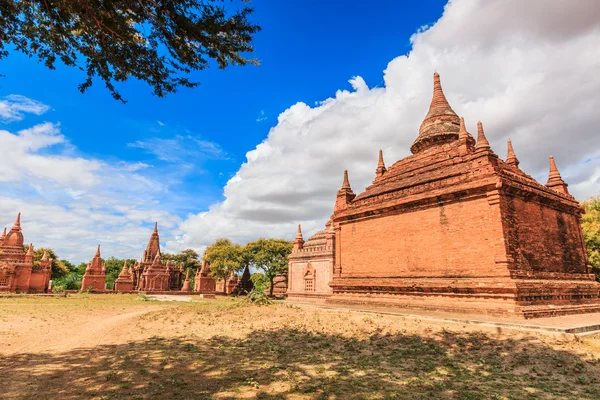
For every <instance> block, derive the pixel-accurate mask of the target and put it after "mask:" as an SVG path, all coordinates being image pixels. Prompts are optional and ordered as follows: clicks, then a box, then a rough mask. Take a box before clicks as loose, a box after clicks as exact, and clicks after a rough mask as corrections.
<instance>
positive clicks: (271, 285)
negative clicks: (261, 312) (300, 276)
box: [269, 276, 275, 297]
mask: <svg viewBox="0 0 600 400" xmlns="http://www.w3.org/2000/svg"><path fill="white" fill-rule="evenodd" d="M274 280H275V277H274V276H271V277H269V281H270V282H271V284H270V285H269V286H270V287H269V296H271V297H273V281H274Z"/></svg>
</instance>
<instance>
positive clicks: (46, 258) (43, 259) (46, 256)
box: [41, 249, 48, 261]
mask: <svg viewBox="0 0 600 400" xmlns="http://www.w3.org/2000/svg"><path fill="white" fill-rule="evenodd" d="M41 261H48V250H46V249H44V255H43V256H42V260H41Z"/></svg>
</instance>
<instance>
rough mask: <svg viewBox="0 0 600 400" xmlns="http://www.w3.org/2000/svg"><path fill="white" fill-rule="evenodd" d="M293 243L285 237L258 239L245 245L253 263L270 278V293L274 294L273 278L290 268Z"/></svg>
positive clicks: (245, 249) (245, 250)
mask: <svg viewBox="0 0 600 400" xmlns="http://www.w3.org/2000/svg"><path fill="white" fill-rule="evenodd" d="M292 247H293V244H292V242H289V241H287V240H283V239H263V238H261V239H258V240H255V241H254V242H250V243H248V244H247V245H246V246H245V247H244V252H245V253H247V254H248V255H249V256H248V257H249V259H250V260H251V263H252V264H253V265H254V266H255V267H256V268H258V269H260V270H262V271H263V272H264V274H265V277H266V278H267V279H268V280H269V284H270V287H269V295H271V296H272V295H273V280H274V279H275V277H276V276H277V275H280V274H284V273H286V272H287V269H288V256H289V255H290V253H291V252H292Z"/></svg>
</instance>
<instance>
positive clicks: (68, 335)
mask: <svg viewBox="0 0 600 400" xmlns="http://www.w3.org/2000/svg"><path fill="white" fill-rule="evenodd" d="M5 306H6V305H5ZM135 308H136V309H135V310H133V311H132V310H131V308H129V309H121V308H119V309H106V310H96V311H88V310H82V312H81V313H69V314H68V315H61V314H60V309H58V310H52V311H53V312H52V311H51V312H50V313H49V315H48V316H47V317H46V318H44V317H41V318H40V317H36V316H33V315H30V314H29V312H28V311H29V310H27V309H26V310H20V311H22V312H20V313H18V312H15V313H13V314H12V315H9V316H7V317H4V318H3V319H2V320H0V347H2V348H3V349H4V350H3V352H2V353H4V354H6V355H9V354H16V353H25V352H26V353H54V352H63V351H70V350H73V349H77V348H84V347H85V348H90V347H96V346H99V345H103V344H122V343H126V342H127V341H128V340H132V339H139V338H140V337H144V336H145V335H144V334H143V332H142V334H140V332H139V330H137V331H136V332H134V331H133V329H132V327H133V326H134V324H135V320H136V319H137V318H138V317H140V316H142V315H146V314H149V313H152V312H156V311H160V310H163V309H165V308H168V306H163V305H148V306H140V307H135ZM16 327H18V329H15V328H16ZM148 336H151V334H150V332H148Z"/></svg>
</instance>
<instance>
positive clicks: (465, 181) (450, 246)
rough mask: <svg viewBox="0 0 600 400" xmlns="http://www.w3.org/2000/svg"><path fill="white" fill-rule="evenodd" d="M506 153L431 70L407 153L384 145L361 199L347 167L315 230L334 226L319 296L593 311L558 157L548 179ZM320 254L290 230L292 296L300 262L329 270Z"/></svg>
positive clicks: (480, 308)
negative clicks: (429, 89) (390, 151)
mask: <svg viewBox="0 0 600 400" xmlns="http://www.w3.org/2000/svg"><path fill="white" fill-rule="evenodd" d="M508 150H509V151H508V157H507V162H504V161H502V160H501V159H500V158H499V157H498V156H497V155H496V154H495V153H494V152H493V151H492V149H491V148H490V145H489V142H488V140H487V138H486V136H485V133H484V130H483V125H482V124H481V123H478V134H477V143H475V140H474V139H473V137H472V135H470V134H469V133H468V132H467V131H466V128H465V126H464V121H463V120H462V119H461V118H459V117H458V116H457V115H456V114H455V113H454V111H453V110H452V109H451V108H450V106H449V105H448V103H447V101H446V98H445V97H444V95H443V92H442V89H441V84H440V82H439V76H438V75H437V74H436V76H435V78H434V96H433V100H432V103H431V107H430V110H429V113H428V114H427V116H426V118H425V120H424V121H423V123H422V124H421V128H420V130H419V136H418V137H417V140H415V143H413V146H412V147H411V151H412V152H413V154H412V155H410V156H408V157H406V158H404V159H402V160H400V161H398V162H396V163H394V164H393V165H392V166H390V167H389V168H386V167H385V165H384V163H383V156H382V154H380V156H379V162H378V164H377V169H376V173H375V179H374V181H373V184H372V185H371V186H369V187H367V188H366V189H365V191H364V192H363V193H360V194H359V195H358V196H356V195H355V194H354V192H352V189H351V187H350V183H349V179H348V174H347V172H344V182H343V184H342V188H341V189H340V190H339V191H338V193H337V196H336V202H335V206H334V213H333V215H332V218H331V220H330V222H329V223H328V229H327V230H326V231H323V232H332V233H333V234H332V237H331V238H329V242H328V243H331V249H330V250H329V252H330V253H327V254H328V255H330V256H332V257H333V259H334V265H333V268H332V269H329V271H330V272H331V273H332V279H331V281H330V282H329V287H330V288H331V289H332V294H331V296H328V297H327V301H330V302H354V303H372V302H377V303H385V304H392V305H395V306H401V307H422V308H432V309H447V310H457V311H469V312H472V311H476V312H485V313H504V314H506V313H515V314H518V315H522V316H525V317H539V316H544V315H559V314H570V313H578V312H590V311H600V284H598V283H596V282H595V281H594V280H593V276H592V275H590V274H589V273H588V269H587V265H586V262H587V261H586V255H585V248H584V242H583V235H582V230H581V213H582V212H583V209H582V207H581V206H580V205H579V203H578V202H577V201H576V200H575V199H574V198H573V197H572V196H571V195H570V194H569V193H568V190H567V184H566V183H565V182H564V181H563V180H562V178H561V176H560V173H559V172H558V169H557V168H556V164H555V161H554V159H552V158H551V159H550V178H549V180H548V183H547V185H546V186H544V185H542V184H540V183H539V182H537V181H535V180H534V179H533V178H532V177H531V176H529V175H527V174H526V173H524V172H523V171H521V170H520V169H519V168H518V165H519V161H518V159H517V158H516V155H515V152H514V149H513V148H512V144H509V148H508ZM320 234H322V233H319V234H317V235H320ZM300 239H301V238H300ZM311 240H312V238H311ZM309 242H310V240H309ZM309 242H307V243H309ZM322 259H323V255H322V254H321V253H318V252H315V253H310V252H307V251H306V244H304V243H301V241H299V240H298V238H297V240H296V242H295V246H294V251H293V253H292V255H291V256H290V267H289V273H290V277H291V279H290V287H289V288H288V294H289V295H290V296H301V295H306V290H305V291H304V292H305V293H302V287H301V283H302V282H301V281H302V278H303V277H304V276H305V275H304V274H305V273H306V269H307V266H309V265H310V267H311V268H315V269H316V267H318V268H319V270H318V271H317V272H320V271H321V269H322V270H323V272H322V274H323V275H325V274H326V273H327V271H326V270H327V269H328V268H330V266H329V265H327V263H322V262H321V260H322ZM315 266H316V267H315ZM328 293H330V292H327V291H322V292H321V294H322V295H323V296H327V295H328Z"/></svg>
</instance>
